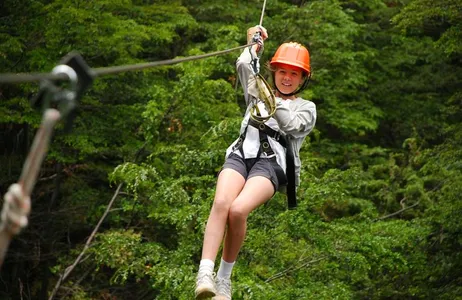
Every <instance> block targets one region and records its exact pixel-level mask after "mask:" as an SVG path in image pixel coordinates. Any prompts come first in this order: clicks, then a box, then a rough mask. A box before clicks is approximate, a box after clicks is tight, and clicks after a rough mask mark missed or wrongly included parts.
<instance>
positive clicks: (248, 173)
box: [222, 153, 287, 192]
mask: <svg viewBox="0 0 462 300" xmlns="http://www.w3.org/2000/svg"><path fill="white" fill-rule="evenodd" d="M223 169H233V170H235V171H237V172H239V174H241V175H242V177H244V178H245V179H246V180H247V179H249V178H252V177H255V176H263V177H265V178H268V179H269V180H270V181H271V183H272V184H273V186H274V192H276V191H277V190H278V189H279V185H285V184H287V178H286V176H285V174H284V171H283V170H282V168H281V167H280V166H279V165H278V164H277V163H276V161H275V158H273V159H270V158H248V159H243V158H242V157H240V156H239V155H237V154H235V153H231V154H230V155H229V156H228V157H227V158H226V161H225V163H224V164H223V168H222V170H223Z"/></svg>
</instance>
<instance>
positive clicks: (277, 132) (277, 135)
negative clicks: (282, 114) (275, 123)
mask: <svg viewBox="0 0 462 300" xmlns="http://www.w3.org/2000/svg"><path fill="white" fill-rule="evenodd" d="M280 137H281V133H280V132H279V131H276V134H275V135H274V137H273V138H274V139H275V140H276V141H279V138H280Z"/></svg>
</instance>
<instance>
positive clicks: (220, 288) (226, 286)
mask: <svg viewBox="0 0 462 300" xmlns="http://www.w3.org/2000/svg"><path fill="white" fill-rule="evenodd" d="M215 283H216V286H217V295H216V296H215V297H213V298H212V300H231V295H232V291H231V279H229V278H220V277H217V278H216V279H215Z"/></svg>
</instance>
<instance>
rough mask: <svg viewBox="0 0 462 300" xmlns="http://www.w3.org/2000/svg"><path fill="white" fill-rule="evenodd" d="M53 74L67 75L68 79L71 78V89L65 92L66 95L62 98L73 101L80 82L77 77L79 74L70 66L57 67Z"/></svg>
mask: <svg viewBox="0 0 462 300" xmlns="http://www.w3.org/2000/svg"><path fill="white" fill-rule="evenodd" d="M51 73H52V74H54V75H59V74H65V75H66V76H67V78H69V82H70V88H71V89H70V90H68V89H67V90H65V91H64V92H65V93H64V95H61V96H64V97H65V98H66V100H68V101H73V100H74V99H75V96H76V92H77V83H78V81H79V77H78V76H77V73H76V72H75V71H74V69H72V68H71V67H69V66H68V65H57V66H56V67H54V68H53V70H52V71H51Z"/></svg>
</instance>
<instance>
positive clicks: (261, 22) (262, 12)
mask: <svg viewBox="0 0 462 300" xmlns="http://www.w3.org/2000/svg"><path fill="white" fill-rule="evenodd" d="M265 7H266V0H265V1H263V8H262V10H261V16H260V23H259V25H260V26H261V24H263V15H264V14H265Z"/></svg>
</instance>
